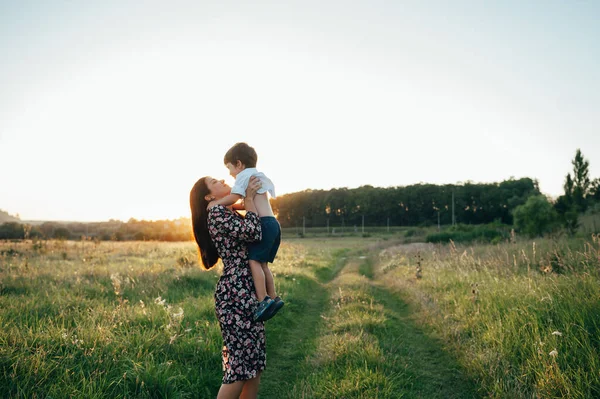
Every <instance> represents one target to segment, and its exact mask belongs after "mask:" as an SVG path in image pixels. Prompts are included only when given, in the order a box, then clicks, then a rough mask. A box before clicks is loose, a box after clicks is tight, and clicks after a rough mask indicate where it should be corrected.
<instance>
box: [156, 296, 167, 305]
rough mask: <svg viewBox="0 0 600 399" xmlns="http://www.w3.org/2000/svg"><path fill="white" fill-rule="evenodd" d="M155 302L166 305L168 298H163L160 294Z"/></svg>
mask: <svg viewBox="0 0 600 399" xmlns="http://www.w3.org/2000/svg"><path fill="white" fill-rule="evenodd" d="M154 303H155V304H157V305H162V306H165V304H166V303H167V300H166V299H162V298H161V297H160V296H159V297H158V298H156V299H155V300H154Z"/></svg>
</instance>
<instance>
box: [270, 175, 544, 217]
mask: <svg viewBox="0 0 600 399" xmlns="http://www.w3.org/2000/svg"><path fill="white" fill-rule="evenodd" d="M533 195H540V191H539V187H538V183H537V181H535V180H533V179H530V178H527V177H525V178H521V179H510V180H506V181H503V182H500V183H479V184H477V183H471V182H467V183H465V184H446V185H434V184H414V185H409V186H402V187H387V188H381V187H372V186H362V187H358V188H355V189H348V188H339V189H332V190H305V191H301V192H298V193H293V194H287V195H282V196H280V197H277V198H276V199H274V200H273V201H272V205H273V210H274V212H275V213H276V214H277V218H278V220H279V222H280V223H281V226H282V227H294V226H302V225H303V223H304V224H305V225H306V226H325V225H326V224H327V223H329V224H330V225H331V226H334V225H337V226H340V225H342V224H344V225H346V226H349V225H360V224H362V222H363V217H364V223H365V226H384V225H386V224H388V223H389V224H390V225H392V226H430V225H434V224H437V223H438V221H439V223H440V224H442V225H448V224H455V223H464V224H483V223H492V222H501V223H504V224H512V223H513V215H512V212H513V210H514V209H515V208H516V207H518V206H519V205H523V204H524V203H525V202H526V201H527V198H529V197H530V196H533ZM453 215H454V218H453Z"/></svg>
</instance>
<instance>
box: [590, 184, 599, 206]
mask: <svg viewBox="0 0 600 399" xmlns="http://www.w3.org/2000/svg"><path fill="white" fill-rule="evenodd" d="M588 199H590V202H600V179H599V178H595V179H594V180H592V182H591V183H590V193H589V195H588Z"/></svg>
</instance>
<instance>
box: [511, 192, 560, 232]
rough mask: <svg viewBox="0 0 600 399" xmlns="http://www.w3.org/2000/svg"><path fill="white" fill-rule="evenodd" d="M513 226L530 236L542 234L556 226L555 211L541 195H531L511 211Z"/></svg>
mask: <svg viewBox="0 0 600 399" xmlns="http://www.w3.org/2000/svg"><path fill="white" fill-rule="evenodd" d="M513 216H514V221H515V226H516V227H517V229H519V231H521V232H523V233H525V234H527V235H529V236H530V237H537V236H542V235H544V234H545V233H548V232H551V231H552V230H553V229H554V227H555V226H556V221H557V213H556V210H555V209H554V208H553V207H552V204H551V203H550V202H549V201H548V199H547V198H546V197H545V196H543V195H533V196H531V197H529V198H528V199H527V201H526V202H525V204H523V205H519V206H518V207H516V208H515V210H514V212H513Z"/></svg>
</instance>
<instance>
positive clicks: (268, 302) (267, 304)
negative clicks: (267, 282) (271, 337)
mask: <svg viewBox="0 0 600 399" xmlns="http://www.w3.org/2000/svg"><path fill="white" fill-rule="evenodd" d="M274 304H275V301H274V300H272V299H271V297H270V296H268V295H267V296H265V299H263V300H262V301H260V302H259V304H258V307H257V308H256V310H255V311H254V321H264V316H265V315H266V312H267V310H268V309H269V308H271V307H272V306H273V305H274Z"/></svg>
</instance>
